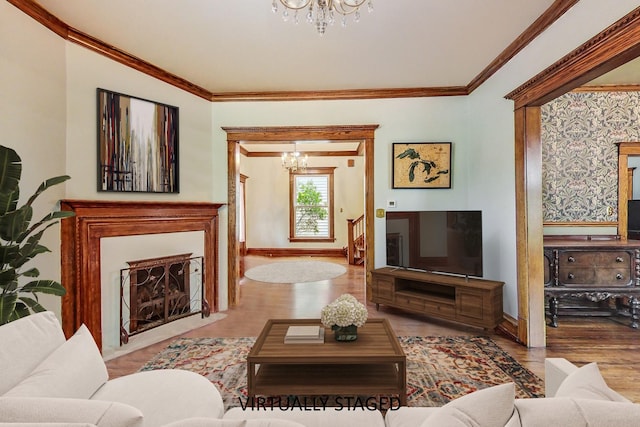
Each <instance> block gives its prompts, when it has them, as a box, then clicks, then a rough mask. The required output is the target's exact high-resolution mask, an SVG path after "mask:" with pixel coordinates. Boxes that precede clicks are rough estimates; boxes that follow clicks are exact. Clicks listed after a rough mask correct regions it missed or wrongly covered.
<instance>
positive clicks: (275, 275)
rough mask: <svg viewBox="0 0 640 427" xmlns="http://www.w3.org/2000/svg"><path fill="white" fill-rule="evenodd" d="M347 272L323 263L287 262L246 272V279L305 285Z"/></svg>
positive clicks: (265, 265)
mask: <svg viewBox="0 0 640 427" xmlns="http://www.w3.org/2000/svg"><path fill="white" fill-rule="evenodd" d="M346 272H347V269H346V268H344V267H343V266H342V265H340V264H335V263H333V262H325V261H287V262H272V263H270V264H263V265H259V266H257V267H253V268H251V269H249V270H247V271H246V272H245V273H244V275H245V277H246V278H248V279H251V280H256V281H258V282H268V283H307V282H318V281H320V280H328V279H333V278H334V277H338V276H341V275H343V274H344V273H346Z"/></svg>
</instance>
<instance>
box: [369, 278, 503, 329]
mask: <svg viewBox="0 0 640 427" xmlns="http://www.w3.org/2000/svg"><path fill="white" fill-rule="evenodd" d="M371 278H372V280H371V291H372V292H371V300H372V302H374V303H375V304H376V309H379V307H380V304H384V305H388V306H390V307H396V308H400V309H402V310H406V311H410V312H413V313H419V314H425V315H427V316H432V317H438V318H442V319H446V320H453V321H455V322H460V323H464V324H467V325H472V326H479V327H482V328H486V329H490V328H495V327H496V326H497V325H498V323H500V321H502V318H503V312H502V286H503V285H504V283H503V282H497V281H493V280H484V279H476V278H467V277H459V276H450V275H446V274H438V273H428V272H420V271H412V270H404V269H398V268H391V267H384V268H378V269H376V270H373V271H372V272H371Z"/></svg>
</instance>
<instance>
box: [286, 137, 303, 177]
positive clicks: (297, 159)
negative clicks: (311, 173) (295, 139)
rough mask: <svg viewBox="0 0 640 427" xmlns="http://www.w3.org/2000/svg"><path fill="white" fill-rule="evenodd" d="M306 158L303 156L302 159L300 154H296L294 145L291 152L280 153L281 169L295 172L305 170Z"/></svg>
mask: <svg viewBox="0 0 640 427" xmlns="http://www.w3.org/2000/svg"><path fill="white" fill-rule="evenodd" d="M308 159H309V158H308V156H307V155H306V154H305V155H304V157H301V156H300V152H298V150H297V148H296V144H295V143H294V144H293V152H288V153H282V167H283V168H285V169H287V170H289V171H291V172H295V171H297V170H298V169H301V170H305V169H306V168H307V160H308Z"/></svg>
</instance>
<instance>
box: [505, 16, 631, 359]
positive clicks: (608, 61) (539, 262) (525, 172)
mask: <svg viewBox="0 0 640 427" xmlns="http://www.w3.org/2000/svg"><path fill="white" fill-rule="evenodd" d="M638 56H640V8H636V9H634V10H633V11H632V12H631V13H629V14H628V15H626V16H624V17H623V18H622V19H620V20H619V21H617V22H616V23H614V24H613V25H611V26H610V27H608V28H607V29H605V30H604V31H602V32H601V33H600V34H598V35H596V36H595V37H593V38H592V39H591V40H589V41H587V42H586V43H584V44H583V45H582V46H580V47H578V48H577V49H575V50H574V51H573V52H571V53H569V54H568V55H566V56H565V57H564V58H562V59H561V60H559V61H558V62H556V63H555V64H553V65H551V66H550V67H548V68H547V69H545V70H544V71H542V72H541V73H539V74H538V75H537V76H535V77H533V78H532V79H531V80H529V81H528V82H526V83H524V84H523V85H521V86H520V87H518V88H517V89H515V90H514V91H513V92H511V93H509V94H508V95H506V98H507V99H511V100H513V101H514V103H515V119H514V123H515V144H516V147H515V153H516V195H517V196H516V234H517V249H516V250H517V264H518V339H519V340H520V341H521V342H523V343H524V344H526V345H527V346H529V347H544V346H545V345H546V336H545V327H546V324H545V315H544V285H543V283H544V265H543V256H542V253H543V227H542V173H541V172H542V145H541V142H542V141H541V121H540V106H541V105H543V104H545V103H547V102H549V101H551V100H552V99H555V98H557V97H558V96H560V95H562V94H564V93H567V92H569V91H570V90H572V89H575V88H576V87H578V86H580V85H582V84H584V83H587V82H589V81H591V80H593V79H594V78H596V77H599V76H601V75H603V74H605V73H607V72H609V71H611V70H613V69H614V68H617V67H619V66H620V65H622V64H625V63H626V62H628V61H630V60H632V59H635V58H637V57H638Z"/></svg>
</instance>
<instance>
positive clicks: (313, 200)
mask: <svg viewBox="0 0 640 427" xmlns="http://www.w3.org/2000/svg"><path fill="white" fill-rule="evenodd" d="M328 187H329V177H328V176H327V175H313V176H310V175H298V176H296V177H295V200H294V204H295V221H296V222H295V237H329V208H330V207H329V206H328V200H329V193H328Z"/></svg>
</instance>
